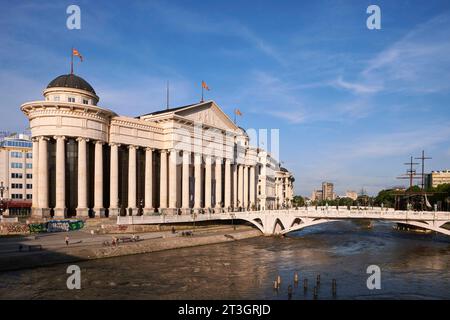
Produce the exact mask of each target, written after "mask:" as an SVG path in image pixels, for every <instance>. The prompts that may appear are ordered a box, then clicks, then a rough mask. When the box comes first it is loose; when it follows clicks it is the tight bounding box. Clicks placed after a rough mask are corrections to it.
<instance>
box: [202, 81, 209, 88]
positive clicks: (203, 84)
mask: <svg viewBox="0 0 450 320" xmlns="http://www.w3.org/2000/svg"><path fill="white" fill-rule="evenodd" d="M202 88H204V89H206V90H208V91H209V87H208V85H207V84H206V82H205V81H203V80H202Z"/></svg>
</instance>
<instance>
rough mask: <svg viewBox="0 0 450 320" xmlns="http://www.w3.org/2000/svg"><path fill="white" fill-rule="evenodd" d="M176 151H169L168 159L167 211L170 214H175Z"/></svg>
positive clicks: (176, 207)
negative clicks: (168, 210)
mask: <svg viewBox="0 0 450 320" xmlns="http://www.w3.org/2000/svg"><path fill="white" fill-rule="evenodd" d="M177 158H178V150H175V149H172V150H170V158H169V209H170V211H171V213H172V214H177V213H178V212H177V209H178V204H177V188H178V185H177V180H178V179H177V177H178V175H177V160H178V159H177Z"/></svg>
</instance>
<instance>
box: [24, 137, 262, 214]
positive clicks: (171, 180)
mask: <svg viewBox="0 0 450 320" xmlns="http://www.w3.org/2000/svg"><path fill="white" fill-rule="evenodd" d="M52 138H53V139H54V140H55V141H56V152H55V155H56V156H55V157H56V163H55V201H54V204H55V205H54V208H49V150H48V143H49V140H50V139H52ZM66 140H67V138H66V137H65V136H54V137H46V136H41V137H35V138H33V193H34V194H33V204H32V207H33V212H34V213H33V214H36V215H42V216H49V215H50V212H51V211H52V210H51V209H53V212H54V216H55V217H61V218H62V217H66V216H67V205H66V183H67V179H66V168H65V166H66V159H65V157H66V150H65V148H66ZM76 141H77V144H78V156H77V177H76V179H77V207H76V215H77V216H78V217H87V216H89V212H90V211H93V212H94V214H95V216H97V217H103V216H105V213H106V209H108V212H109V216H115V215H117V214H120V209H121V208H120V201H119V194H120V186H119V176H120V167H119V152H123V151H121V150H123V148H120V147H121V146H120V144H118V143H109V145H108V146H109V148H110V149H109V152H110V156H109V160H110V163H109V166H110V170H109V174H110V176H109V188H105V184H104V172H105V171H104V169H103V168H104V165H105V157H104V148H103V146H104V144H105V142H104V141H92V140H91V141H90V140H89V139H86V138H82V137H80V138H76ZM88 143H93V144H94V145H95V149H94V150H95V152H94V166H93V167H94V169H93V173H92V170H91V171H90V172H88V170H87V168H88V159H87V148H88ZM126 147H127V148H128V174H127V177H128V181H127V185H128V192H127V194H128V199H127V200H128V206H127V210H126V214H127V215H128V214H132V215H138V214H146V215H149V214H157V213H160V214H189V213H194V212H198V213H202V212H203V213H204V212H224V211H238V210H252V209H255V208H256V207H257V191H256V188H257V181H256V179H257V174H256V164H254V165H248V164H236V163H234V161H233V160H232V159H229V158H222V157H215V156H212V155H208V154H200V153H192V152H190V151H183V150H175V149H170V150H167V149H156V148H150V147H141V146H135V145H127V146H126ZM138 149H141V150H145V166H144V167H145V170H144V171H145V177H144V190H143V194H144V199H145V201H144V202H143V201H142V200H144V199H138V198H137V195H138V192H137V191H138V190H137V188H138V184H137V178H138V177H137V175H138V170H137V167H138V165H137V150H138ZM154 153H159V157H154V156H153V155H154ZM154 159H159V161H160V162H159V164H158V166H156V165H157V164H156V163H154V162H155V161H154ZM157 167H158V168H159V174H158V176H159V179H155V177H153V175H154V173H155V168H157ZM91 174H93V179H94V183H93V186H94V188H93V190H90V192H93V198H94V200H93V206H92V205H91V208H89V205H88V203H89V201H88V199H89V198H91V197H90V196H92V195H88V189H89V188H88V179H89V175H91ZM191 180H192V182H193V183H191V182H190V181H191ZM122 183H123V181H122ZM156 183H158V184H159V186H156V185H155V184H156ZM157 187H158V188H157ZM91 189H92V188H91ZM157 189H158V190H159V192H158V194H156V190H157ZM105 193H109V208H105V207H106V206H108V204H105V203H104V202H105V201H104V194H105ZM180 193H181V194H180ZM156 197H158V200H155V198H156ZM142 202H143V203H142ZM122 209H123V208H122ZM91 216H92V214H91Z"/></svg>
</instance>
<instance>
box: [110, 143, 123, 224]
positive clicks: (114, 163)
mask: <svg viewBox="0 0 450 320" xmlns="http://www.w3.org/2000/svg"><path fill="white" fill-rule="evenodd" d="M110 146H111V168H110V170H111V172H110V181H109V188H110V190H109V202H110V204H109V216H110V217H112V216H117V215H118V209H119V145H118V144H117V143H111V144H110ZM122 201H123V199H122Z"/></svg>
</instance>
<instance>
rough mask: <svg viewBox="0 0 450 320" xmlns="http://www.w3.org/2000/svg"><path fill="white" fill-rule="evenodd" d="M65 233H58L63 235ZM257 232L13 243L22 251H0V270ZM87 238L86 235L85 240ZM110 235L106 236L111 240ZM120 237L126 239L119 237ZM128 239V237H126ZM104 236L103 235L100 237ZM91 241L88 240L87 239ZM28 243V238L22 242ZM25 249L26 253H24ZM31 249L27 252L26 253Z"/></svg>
mask: <svg viewBox="0 0 450 320" xmlns="http://www.w3.org/2000/svg"><path fill="white" fill-rule="evenodd" d="M63 235H65V234H62V235H61V236H63ZM260 235H261V232H260V231H259V230H256V229H254V228H252V227H248V226H237V227H236V230H234V228H233V227H231V226H224V227H222V228H211V229H204V230H201V231H198V232H196V233H195V234H194V235H193V236H182V233H181V231H180V232H177V233H175V234H172V233H171V232H159V233H156V232H153V233H145V234H139V237H140V239H141V240H140V241H137V242H129V243H120V244H119V245H117V246H105V245H103V242H104V241H105V240H103V239H104V238H97V241H93V240H90V239H85V240H84V241H83V240H79V241H78V242H75V243H74V244H70V245H69V246H65V247H64V246H61V245H58V246H55V245H52V243H51V242H50V241H47V244H46V242H45V239H43V240H42V241H41V242H42V243H44V244H39V239H37V240H34V241H33V242H32V244H31V245H29V244H26V245H25V244H24V243H25V239H24V240H23V241H21V239H10V241H11V242H12V241H14V240H16V241H15V242H14V243H13V244H12V245H14V246H15V248H17V247H19V246H20V245H22V246H23V248H24V250H23V251H18V250H17V251H16V250H14V251H9V252H8V251H6V250H5V251H4V252H0V271H11V270H19V269H27V268H36V267H43V266H49V265H53V264H59V263H73V262H77V261H85V260H94V259H103V258H112V257H119V256H127V255H135V254H142V253H150V252H157V251H163V250H171V249H179V248H186V247H195V246H204V245H208V244H216V243H223V242H230V241H236V240H241V239H248V238H253V237H258V236H260ZM88 236H89V235H86V237H88ZM111 236H112V235H108V236H107V237H108V239H109V240H111ZM120 236H126V235H124V234H121V235H120ZM130 236H131V235H130ZM103 237H105V236H103ZM91 239H92V238H91ZM26 241H29V239H26ZM26 248H28V251H26V250H27V249H26ZM30 248H31V251H30Z"/></svg>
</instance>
